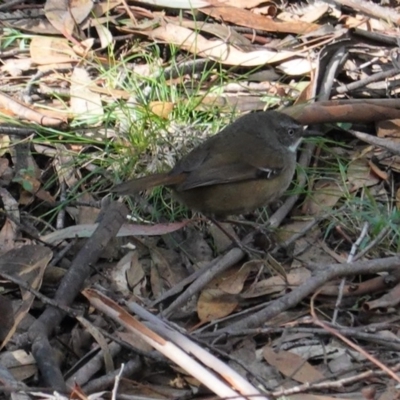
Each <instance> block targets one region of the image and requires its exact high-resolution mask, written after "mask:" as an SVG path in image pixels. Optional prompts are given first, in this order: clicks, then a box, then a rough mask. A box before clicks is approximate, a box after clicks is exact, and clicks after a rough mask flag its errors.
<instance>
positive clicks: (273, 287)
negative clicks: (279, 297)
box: [241, 268, 311, 299]
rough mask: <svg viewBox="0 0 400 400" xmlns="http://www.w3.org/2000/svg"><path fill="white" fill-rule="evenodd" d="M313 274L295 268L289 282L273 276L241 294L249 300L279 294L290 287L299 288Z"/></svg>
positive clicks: (288, 277)
mask: <svg viewBox="0 0 400 400" xmlns="http://www.w3.org/2000/svg"><path fill="white" fill-rule="evenodd" d="M310 276H311V273H310V271H309V270H308V269H306V268H295V269H294V270H293V271H291V272H290V273H289V274H287V275H286V279H287V282H288V283H286V282H285V280H284V279H283V278H282V277H280V276H271V277H270V278H268V279H264V280H262V281H259V282H257V283H256V284H255V285H252V286H251V287H250V288H249V290H247V291H246V292H244V293H242V294H241V297H242V298H245V299H248V298H253V297H259V296H265V295H268V294H273V293H279V292H281V291H283V290H286V289H288V288H290V287H294V286H299V285H301V284H302V283H304V282H305V281H306V280H307V279H309V278H310Z"/></svg>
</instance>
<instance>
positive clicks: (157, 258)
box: [149, 246, 187, 298]
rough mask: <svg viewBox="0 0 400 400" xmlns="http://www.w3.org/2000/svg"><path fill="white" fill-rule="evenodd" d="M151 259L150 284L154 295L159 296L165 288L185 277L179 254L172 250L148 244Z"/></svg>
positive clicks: (185, 272) (172, 285)
mask: <svg viewBox="0 0 400 400" xmlns="http://www.w3.org/2000/svg"><path fill="white" fill-rule="evenodd" d="M149 250H150V256H151V261H152V268H151V285H152V288H153V293H154V297H156V298H157V297H159V296H160V295H161V294H162V293H163V291H164V290H165V288H167V289H169V288H171V287H174V286H175V285H176V284H178V283H179V282H180V281H181V280H183V279H184V278H186V277H187V270H186V269H185V268H184V266H183V262H182V260H181V255H180V254H178V253H176V252H175V251H174V250H169V249H163V248H160V247H156V246H150V248H149Z"/></svg>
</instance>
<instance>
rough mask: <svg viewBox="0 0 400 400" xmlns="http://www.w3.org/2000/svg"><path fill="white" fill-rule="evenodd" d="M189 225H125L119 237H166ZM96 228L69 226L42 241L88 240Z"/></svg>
mask: <svg viewBox="0 0 400 400" xmlns="http://www.w3.org/2000/svg"><path fill="white" fill-rule="evenodd" d="M189 223H190V221H181V222H173V223H166V224H157V225H153V226H150V225H137V224H124V225H123V226H122V227H121V229H120V230H119V232H118V234H117V237H125V236H155V235H165V234H167V233H171V232H175V231H177V230H179V229H182V228H183V227H185V226H186V225H187V224H189ZM96 228H97V224H89V225H88V224H85V225H75V226H69V227H68V228H64V229H60V230H58V231H55V232H52V233H49V234H47V235H44V236H41V239H42V240H44V241H45V242H46V243H49V244H56V243H59V242H60V241H62V240H65V239H72V238H75V237H79V238H87V237H90V236H91V235H92V234H93V232H94V231H95V229H96Z"/></svg>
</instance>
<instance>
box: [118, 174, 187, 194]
mask: <svg viewBox="0 0 400 400" xmlns="http://www.w3.org/2000/svg"><path fill="white" fill-rule="evenodd" d="M183 179H184V175H183V174H179V175H169V174H153V175H148V176H144V177H142V178H136V179H132V180H130V181H127V182H124V183H120V184H119V185H115V186H114V187H113V188H112V189H111V191H112V192H113V193H117V194H120V195H125V194H135V193H138V192H141V191H143V190H148V189H151V188H153V187H156V186H161V185H165V186H169V185H176V184H179V183H181V182H182V180H183Z"/></svg>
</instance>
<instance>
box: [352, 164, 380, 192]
mask: <svg viewBox="0 0 400 400" xmlns="http://www.w3.org/2000/svg"><path fill="white" fill-rule="evenodd" d="M347 181H348V183H349V184H350V187H349V191H350V192H355V191H357V190H358V189H361V188H363V187H370V186H374V185H377V184H378V183H379V178H378V177H377V176H376V175H374V174H372V173H371V167H370V166H369V164H368V160H367V159H366V158H358V159H356V160H354V161H352V162H351V163H350V165H349V167H348V168H347Z"/></svg>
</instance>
